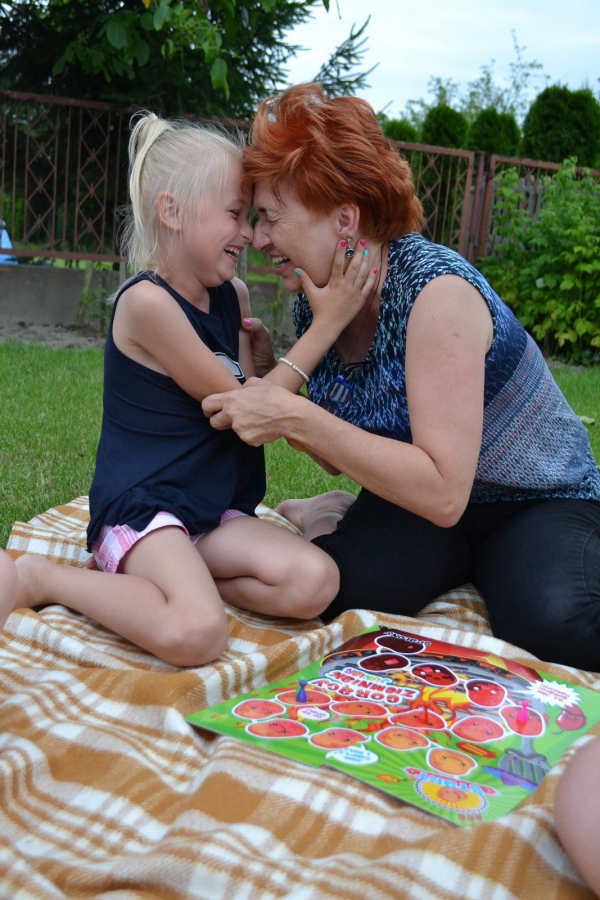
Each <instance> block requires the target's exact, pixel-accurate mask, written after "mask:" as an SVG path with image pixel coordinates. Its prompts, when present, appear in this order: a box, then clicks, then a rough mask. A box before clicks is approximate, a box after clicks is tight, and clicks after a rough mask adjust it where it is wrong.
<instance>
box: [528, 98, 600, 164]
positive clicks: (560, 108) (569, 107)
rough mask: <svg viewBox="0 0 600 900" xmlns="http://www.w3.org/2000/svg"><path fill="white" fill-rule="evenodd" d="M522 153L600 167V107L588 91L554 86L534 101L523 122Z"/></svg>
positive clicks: (534, 157) (533, 157)
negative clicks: (569, 158) (573, 159)
mask: <svg viewBox="0 0 600 900" xmlns="http://www.w3.org/2000/svg"><path fill="white" fill-rule="evenodd" d="M523 153H524V155H525V156H529V157H531V158H532V159H542V160H548V161H550V162H558V163H560V162H562V161H563V160H564V159H566V158H567V157H569V156H574V157H576V158H577V162H578V164H579V165H580V166H596V165H600V104H599V103H598V101H597V100H596V98H595V97H594V95H593V94H592V92H591V91H590V90H589V88H582V89H581V90H578V91H571V90H569V88H567V87H561V86H560V85H552V87H549V88H546V90H545V91H542V93H541V94H538V96H537V97H536V98H535V100H534V101H533V103H532V104H531V106H530V108H529V112H528V113H527V116H526V117H525V122H524V123H523Z"/></svg>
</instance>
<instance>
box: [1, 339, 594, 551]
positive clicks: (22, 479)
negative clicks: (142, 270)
mask: <svg viewBox="0 0 600 900" xmlns="http://www.w3.org/2000/svg"><path fill="white" fill-rule="evenodd" d="M553 375H554V377H555V378H556V381H557V382H558V384H559V386H560V388H561V390H562V391H563V393H564V394H565V396H566V397H567V399H568V401H569V403H570V404H571V406H572V407H573V409H574V410H575V412H576V413H577V414H578V415H584V416H588V417H589V418H593V419H596V425H592V426H589V427H588V434H589V436H590V441H591V444H592V450H593V453H594V456H595V458H596V460H598V461H600V368H598V369H569V368H556V369H553ZM0 398H1V399H0V547H5V546H6V541H7V540H8V535H9V532H10V528H11V526H12V523H13V522H14V521H15V520H17V519H20V520H21V521H26V520H28V519H30V518H32V516H34V515H36V514H37V513H40V512H43V511H44V510H45V509H48V508H50V507H51V506H56V505H57V504H60V503H66V502H67V501H69V500H71V499H73V497H77V496H79V495H81V494H87V492H88V490H89V486H90V482H91V479H92V475H93V469H94V457H95V453H96V444H97V442H98V437H99V433H100V418H101V409H102V351H101V350H98V349H89V350H77V349H74V348H68V349H64V350H52V349H50V348H48V347H42V346H39V345H36V344H21V343H18V342H13V341H7V342H5V343H0ZM266 452H267V482H268V491H267V495H266V497H265V503H267V504H268V505H269V506H276V505H277V504H278V503H279V502H280V501H281V500H283V499H285V498H286V497H302V496H304V497H308V496H311V495H312V494H316V493H319V492H321V491H326V490H330V489H331V488H333V487H335V488H344V489H345V490H351V491H353V492H356V490H357V488H356V485H354V483H353V482H351V481H350V480H349V479H347V478H345V477H344V476H341V477H340V478H331V477H330V476H328V475H327V474H325V472H323V471H322V470H321V469H320V468H319V467H318V466H316V465H315V464H314V463H313V462H312V461H311V460H310V459H309V458H308V457H307V456H305V455H304V454H300V453H296V452H295V451H293V450H291V449H290V448H289V447H288V446H287V444H286V443H285V441H277V442H276V443H275V444H270V445H268V446H267V448H266Z"/></svg>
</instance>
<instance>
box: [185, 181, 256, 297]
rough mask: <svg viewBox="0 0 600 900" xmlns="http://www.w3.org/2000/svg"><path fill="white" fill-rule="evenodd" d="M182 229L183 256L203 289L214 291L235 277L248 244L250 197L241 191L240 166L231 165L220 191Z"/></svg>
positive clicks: (204, 201)
mask: <svg viewBox="0 0 600 900" xmlns="http://www.w3.org/2000/svg"><path fill="white" fill-rule="evenodd" d="M201 202H202V206H201V209H200V210H199V214H198V217H197V218H196V217H195V216H194V214H193V213H192V215H191V216H190V217H189V220H188V221H187V222H186V223H185V224H184V226H183V229H182V231H183V239H184V243H185V252H186V256H187V257H188V261H189V264H190V266H192V267H193V269H194V272H195V273H196V274H197V277H198V279H199V281H201V283H202V284H203V285H204V286H205V287H216V286H217V285H219V284H222V283H223V282H224V281H229V280H230V279H231V278H233V276H234V275H235V267H236V264H237V260H238V257H239V255H240V253H241V252H242V250H243V249H244V245H245V244H247V243H248V241H251V240H252V226H251V225H250V222H249V221H248V215H249V212H250V194H249V193H248V194H244V193H243V192H242V189H241V166H240V165H239V164H238V163H233V164H232V165H231V166H230V169H229V174H228V176H227V179H226V181H225V184H224V187H223V190H222V191H221V192H220V193H218V194H211V195H209V196H208V197H206V198H204V199H203V200H202V201H201Z"/></svg>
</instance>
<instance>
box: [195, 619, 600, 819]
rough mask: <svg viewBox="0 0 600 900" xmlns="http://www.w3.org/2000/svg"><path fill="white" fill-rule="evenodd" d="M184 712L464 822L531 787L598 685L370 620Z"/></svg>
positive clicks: (590, 711)
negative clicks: (301, 659) (262, 679)
mask: <svg viewBox="0 0 600 900" xmlns="http://www.w3.org/2000/svg"><path fill="white" fill-rule="evenodd" d="M187 720H188V721H189V722H191V723H192V724H193V725H195V726H200V727H202V728H207V729H210V730H212V731H216V732H219V733H220V734H226V735H231V736H233V737H236V738H240V739H241V740H244V741H249V742H250V743H252V744H254V745H256V746H258V747H262V748H264V749H266V750H269V751H272V752H274V753H278V754H281V755H282V756H286V757H289V758H291V759H295V760H299V761H300V762H303V763H306V764H308V765H311V766H321V765H327V766H332V767H333V768H335V769H338V770H341V771H343V772H346V773H347V774H349V775H352V776H354V777H355V778H358V779H361V780H362V781H365V782H367V783H368V784H370V785H372V786H374V787H377V788H380V789H381V790H383V791H386V792H388V793H390V794H393V795H394V796H395V797H398V798H399V799H401V800H404V801H406V802H408V803H411V804H414V805H415V806H418V807H420V808H422V809H424V810H427V811H428V812H430V813H434V814H435V815H438V816H441V817H442V818H444V819H447V820H448V821H450V822H453V823H455V824H457V825H468V824H470V823H472V822H474V821H481V820H489V819H495V818H497V817H498V816H501V815H503V814H504V813H506V812H508V811H509V810H511V809H513V808H514V807H515V806H516V805H517V804H518V803H520V802H521V800H523V799H524V798H525V797H527V796H528V794H529V793H530V792H531V791H534V790H535V788H536V787H537V786H538V784H539V783H540V781H541V780H542V779H543V778H544V776H545V775H546V773H547V772H548V771H549V769H550V768H551V766H552V765H554V763H555V762H556V761H557V760H558V759H559V758H560V756H561V755H562V753H563V752H564V751H565V750H566V748H567V747H568V746H569V745H570V744H571V743H572V742H573V741H574V740H575V738H576V737H579V736H580V735H581V734H583V733H584V732H586V731H587V730H588V729H589V728H591V726H592V725H594V724H595V723H596V722H598V721H600V694H598V693H596V692H595V691H591V690H588V689H586V688H582V687H579V686H574V685H570V684H568V683H567V682H563V681H556V680H554V679H551V678H550V677H549V676H548V675H545V674H544V673H541V672H537V671H536V670H535V669H532V668H528V667H525V666H522V665H519V664H517V663H515V662H512V661H510V660H506V659H502V658H500V657H497V656H494V655H493V654H490V653H485V652H482V651H477V650H472V649H468V648H465V647H458V646H456V645H454V644H450V643H446V642H443V641H437V640H434V639H432V640H428V639H426V638H425V637H424V636H423V635H417V634H412V633H411V632H409V631H404V630H397V629H393V628H380V627H375V628H373V629H371V630H369V631H367V632H364V633H363V634H361V635H359V636H358V637H357V638H354V639H353V640H351V641H348V642H347V643H346V644H343V645H342V646H341V647H340V648H339V649H338V650H337V651H336V652H333V653H330V654H328V655H327V656H324V657H322V658H321V659H320V660H317V661H316V662H314V663H311V665H309V666H306V667H305V668H304V669H302V670H301V671H300V672H298V673H297V674H295V675H293V676H291V677H290V678H287V679H285V680H282V681H278V682H275V683H273V684H269V685H266V686H265V687H263V688H260V689H258V690H254V691H251V692H250V693H246V694H243V695H241V696H238V697H234V698H233V699H231V700H228V701H225V702H223V703H219V704H217V705H216V706H210V707H208V708H206V709H203V710H200V711H199V712H195V713H192V714H191V715H189V716H187Z"/></svg>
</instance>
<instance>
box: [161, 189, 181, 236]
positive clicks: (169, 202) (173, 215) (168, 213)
mask: <svg viewBox="0 0 600 900" xmlns="http://www.w3.org/2000/svg"><path fill="white" fill-rule="evenodd" d="M156 215H157V216H158V221H159V222H160V224H161V225H164V226H165V228H169V229H170V230H171V231H181V213H180V210H179V204H178V203H177V200H176V199H175V197H174V196H173V194H170V193H169V192H168V191H161V193H160V194H159V195H158V197H157V198H156Z"/></svg>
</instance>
